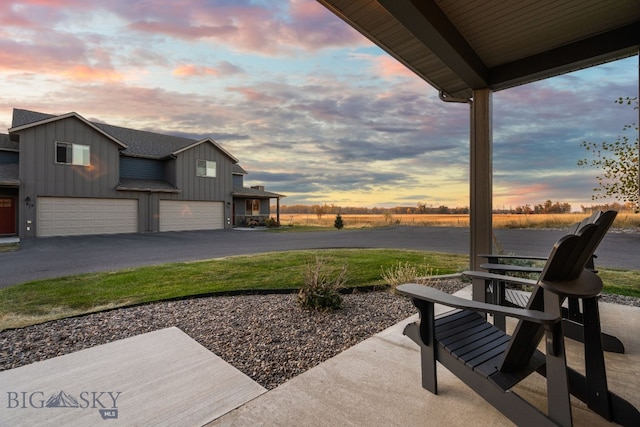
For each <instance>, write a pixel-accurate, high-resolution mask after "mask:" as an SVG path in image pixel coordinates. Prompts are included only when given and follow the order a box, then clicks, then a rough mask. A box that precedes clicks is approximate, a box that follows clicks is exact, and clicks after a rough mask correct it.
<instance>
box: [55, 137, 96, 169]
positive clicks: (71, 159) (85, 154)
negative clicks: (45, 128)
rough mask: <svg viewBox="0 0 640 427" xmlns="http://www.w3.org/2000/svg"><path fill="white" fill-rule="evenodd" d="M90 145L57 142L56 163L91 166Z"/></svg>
mask: <svg viewBox="0 0 640 427" xmlns="http://www.w3.org/2000/svg"><path fill="white" fill-rule="evenodd" d="M89 148H90V147H89V146H88V145H80V144H72V143H70V142H58V141H56V163H64V164H67V165H79V166H89V159H90V158H91V151H90V149H89Z"/></svg>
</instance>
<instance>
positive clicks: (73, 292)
mask: <svg viewBox="0 0 640 427" xmlns="http://www.w3.org/2000/svg"><path fill="white" fill-rule="evenodd" d="M318 255H320V256H322V257H323V258H324V259H325V260H326V262H327V265H328V266H330V267H331V268H339V267H341V266H342V265H344V264H346V265H347V267H348V282H347V284H346V285H347V286H349V287H363V286H374V285H384V283H383V280H382V269H383V268H384V269H389V268H391V267H393V266H397V265H398V263H403V264H404V263H409V264H412V265H418V266H421V267H422V269H423V270H424V271H426V270H428V269H432V274H435V275H437V274H450V273H457V272H461V271H462V270H464V269H465V268H467V266H468V257H467V256H463V255H452V254H442V253H434V252H424V251H406V250H392V249H335V250H333V249H331V250H308V251H289V252H272V253H266V254H260V255H248V256H237V257H229V258H223V259H216V260H209V261H200V262H188V263H175V264H165V265H160V266H153V267H142V268H136V269H130V270H123V271H116V272H107V273H92V274H82V275H77V276H69V277H63V278H60V279H51V280H38V281H33V282H28V283H24V284H20V285H16V286H10V287H8V288H5V289H2V290H0V330H3V329H6V328H14V327H22V326H27V325H30V324H35V323H40V322H44V321H48V320H52V319H59V318H63V317H68V316H73V315H79V314H84V313H90V312H94V311H100V310H105V309H109V308H115V307H123V306H128V305H134V304H142V303H147V302H151V301H159V300H166V299H178V298H185V297H192V296H201V295H212V294H217V293H224V292H255V291H270V290H273V291H275V290H287V289H296V288H299V287H300V286H302V284H303V282H304V272H305V269H306V266H307V265H308V264H309V263H314V262H315V259H316V256H318ZM600 275H601V276H602V278H603V281H604V282H605V292H609V293H618V294H623V295H631V296H636V297H640V271H620V270H603V269H600Z"/></svg>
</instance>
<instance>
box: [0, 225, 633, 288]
mask: <svg viewBox="0 0 640 427" xmlns="http://www.w3.org/2000/svg"><path fill="white" fill-rule="evenodd" d="M564 233H565V231H564V230H536V229H523V230H496V236H497V240H498V242H499V243H500V245H501V246H502V248H503V250H504V251H505V253H518V254H523V255H536V256H546V255H548V254H549V251H550V249H551V246H552V245H553V243H554V242H555V241H556V240H557V239H558V238H559V237H560V236H562V235H563V234H564ZM322 248H396V249H419V250H429V251H436V252H445V253H455V254H468V253H469V230H468V229H466V228H454V227H406V226H397V227H386V228H371V229H358V230H340V231H338V230H336V231H326V232H299V233H298V232H296V233H294V232H290V233H274V232H270V231H264V230H239V229H234V230H215V231H185V232H168V233H148V234H115V235H98V236H77V237H49V238H39V239H26V240H22V241H21V242H20V248H19V250H17V251H14V252H4V253H0V288H1V287H6V286H9V285H12V284H18V283H23V282H26V281H30V280H36V279H43V278H54V277H61V276H67V275H71V274H79V273H89V272H98V271H115V270H121V269H124V268H131V267H139V266H145V265H157V264H164V263H168V262H183V261H196V260H205V259H212V258H221V257H226V256H232V255H247V254H254V253H264V252H274V251H285V250H297V249H322ZM597 255H598V259H597V261H596V265H598V266H603V267H610V268H623V269H636V270H640V233H621V232H615V231H614V232H609V233H608V234H607V236H606V237H605V238H604V239H603V241H602V243H601V244H600V247H599V249H598V251H597Z"/></svg>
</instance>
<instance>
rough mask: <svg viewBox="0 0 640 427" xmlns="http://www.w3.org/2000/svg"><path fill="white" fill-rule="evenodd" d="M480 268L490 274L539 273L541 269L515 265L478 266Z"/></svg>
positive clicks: (490, 264)
mask: <svg viewBox="0 0 640 427" xmlns="http://www.w3.org/2000/svg"><path fill="white" fill-rule="evenodd" d="M480 268H484V269H485V270H489V271H491V272H501V273H504V272H510V273H541V272H542V267H530V266H527V265H515V264H493V263H485V264H480Z"/></svg>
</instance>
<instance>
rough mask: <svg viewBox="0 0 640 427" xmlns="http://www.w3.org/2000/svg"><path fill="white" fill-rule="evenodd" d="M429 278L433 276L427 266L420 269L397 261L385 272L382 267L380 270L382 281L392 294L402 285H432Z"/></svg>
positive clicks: (431, 279) (431, 280)
mask: <svg viewBox="0 0 640 427" xmlns="http://www.w3.org/2000/svg"><path fill="white" fill-rule="evenodd" d="M431 276H433V268H431V267H429V266H428V265H425V266H424V267H422V266H417V265H414V264H409V262H405V263H404V264H403V263H402V262H401V261H398V264H397V265H392V266H391V267H389V268H388V269H386V270H385V269H384V267H383V268H382V279H383V280H384V281H385V282H387V284H388V285H389V287H390V288H391V291H392V292H394V293H395V290H396V288H397V287H398V286H400V285H402V284H403V283H419V284H423V285H427V286H429V285H431V284H432V283H433V278H432V277H431Z"/></svg>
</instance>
